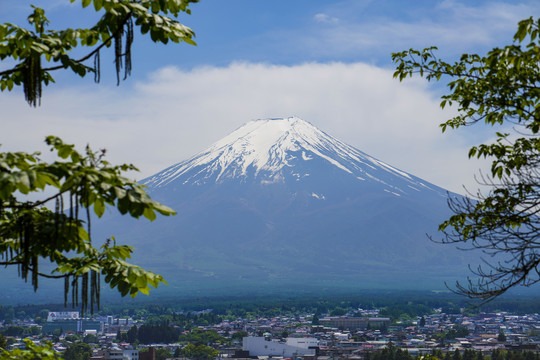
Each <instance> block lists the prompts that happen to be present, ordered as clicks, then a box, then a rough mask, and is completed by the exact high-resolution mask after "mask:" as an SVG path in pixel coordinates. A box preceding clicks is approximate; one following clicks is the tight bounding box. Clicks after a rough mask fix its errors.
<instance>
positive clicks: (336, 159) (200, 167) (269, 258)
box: [106, 117, 470, 292]
mask: <svg viewBox="0 0 540 360" xmlns="http://www.w3.org/2000/svg"><path fill="white" fill-rule="evenodd" d="M143 183H144V184H146V185H147V186H148V191H149V193H150V194H151V195H152V197H153V198H155V199H156V200H158V201H161V202H163V203H165V204H167V205H168V206H171V207H173V208H174V209H175V210H177V211H178V215H177V216H175V217H172V218H161V219H158V220H157V221H156V222H154V223H152V224H148V223H145V222H136V223H133V222H129V224H128V223H127V221H126V220H125V219H116V220H115V221H114V226H106V228H108V230H109V231H110V232H111V233H115V234H117V238H119V239H120V241H121V242H130V243H132V244H134V246H135V247H137V248H138V250H137V252H136V256H137V257H136V261H137V262H138V263H141V264H142V265H144V266H147V267H149V268H152V269H153V270H155V271H157V272H160V273H163V274H164V275H165V276H166V277H167V279H168V280H169V283H170V284H171V286H170V287H169V290H170V291H173V292H174V291H184V290H186V289H190V290H193V291H201V292H206V291H210V290H209V289H214V290H216V291H236V290H237V289H240V288H244V289H246V288H248V289H261V288H265V289H274V288H288V289H297V290H298V289H300V290H301V289H308V288H313V289H320V288H334V287H335V288H349V289H351V288H362V287H369V288H373V287H377V288H381V287H382V288H394V287H404V286H405V287H413V288H414V287H416V288H418V287H420V288H426V287H428V288H432V287H435V288H440V287H441V286H442V284H443V281H444V280H448V281H454V280H455V279H456V277H458V276H460V275H462V274H463V271H464V270H466V264H467V263H469V262H470V259H467V258H466V256H467V254H465V253H462V252H459V251H456V250H453V249H450V248H448V247H444V246H441V245H437V244H434V243H432V242H430V241H429V240H428V238H427V237H426V233H435V232H436V228H437V226H438V224H439V223H440V222H441V221H442V220H444V219H445V218H446V217H447V216H448V215H449V211H448V209H447V205H446V199H447V193H446V191H445V190H444V189H441V188H439V187H437V186H434V185H432V184H429V183H428V182H426V181H423V180H421V179H419V178H417V177H415V176H413V175H410V174H407V173H405V172H403V171H400V170H398V169H396V168H394V167H392V166H390V165H387V164H385V163H384V162H382V161H379V160H377V159H375V158H373V157H371V156H369V155H367V154H365V153H363V152H361V151H359V150H357V149H355V148H353V147H351V146H349V145H347V144H344V143H342V142H340V141H339V140H336V139H334V138H332V137H331V136H329V135H327V134H326V133H324V132H322V131H321V130H319V129H317V128H316V127H314V126H313V125H311V124H310V123H308V122H306V121H303V120H301V119H299V118H296V117H291V118H286V119H267V120H256V121H251V122H248V123H247V124H245V125H244V126H242V127H240V128H239V129H237V130H236V131H234V132H233V133H231V134H230V135H228V136H227V137H225V138H223V139H222V140H220V141H218V142H217V143H215V144H214V145H212V146H211V147H210V148H208V149H207V150H205V151H202V152H201V153H199V154H197V155H195V156H193V157H192V158H190V159H188V160H186V161H183V162H180V163H178V164H176V165H173V166H171V167H169V168H167V169H165V170H163V171H161V172H159V173H157V174H155V175H153V176H151V177H149V178H147V179H145V180H143ZM419 277H421V278H422V282H419V281H418V278H419Z"/></svg>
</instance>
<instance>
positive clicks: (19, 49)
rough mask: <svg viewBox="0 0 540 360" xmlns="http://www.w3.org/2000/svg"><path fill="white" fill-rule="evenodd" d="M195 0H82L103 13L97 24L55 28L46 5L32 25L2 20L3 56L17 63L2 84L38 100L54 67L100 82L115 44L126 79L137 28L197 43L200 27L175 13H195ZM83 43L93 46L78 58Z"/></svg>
mask: <svg viewBox="0 0 540 360" xmlns="http://www.w3.org/2000/svg"><path fill="white" fill-rule="evenodd" d="M66 1H67V0H66ZM69 1H70V2H72V3H73V2H75V1H77V0H69ZM195 2H198V0H81V3H82V6H83V7H85V8H87V7H88V8H90V7H91V8H93V9H94V10H95V11H96V12H99V13H100V14H103V15H102V16H101V18H100V19H99V20H98V21H97V23H96V24H95V25H94V26H92V27H89V28H66V29H61V30H51V29H50V28H49V26H50V25H51V24H50V22H49V19H47V17H46V16H45V11H44V10H43V9H42V8H39V7H36V6H32V9H33V11H32V13H31V14H30V15H29V16H28V23H29V25H30V27H25V26H21V25H17V24H10V23H5V24H0V61H4V60H11V61H14V62H15V63H16V64H15V66H13V67H12V68H11V69H7V70H3V71H0V90H2V91H4V90H8V91H11V90H12V89H13V88H14V86H22V87H23V90H24V96H25V99H26V101H27V102H28V104H30V105H31V106H37V105H38V104H40V102H41V94H42V88H43V86H42V85H43V84H44V85H48V84H50V83H51V82H54V78H53V77H52V72H53V71H57V70H63V69H66V70H71V71H72V72H73V73H75V74H77V75H79V76H81V77H84V76H86V75H88V74H89V73H91V74H93V75H94V80H95V81H96V82H99V81H100V69H101V61H100V54H101V52H102V51H103V50H104V49H105V48H108V47H113V48H114V54H115V61H114V66H115V69H116V77H117V82H118V83H119V82H120V79H121V77H122V74H121V73H122V70H123V78H124V79H125V78H126V77H127V76H129V75H130V74H131V55H132V53H131V47H132V44H133V40H134V29H136V28H138V29H139V30H140V32H141V33H142V34H149V35H150V38H151V39H152V41H154V42H161V43H164V44H167V43H168V42H169V41H172V42H175V43H178V42H181V41H183V42H186V43H188V44H192V45H195V42H194V40H193V38H194V36H195V34H194V32H193V31H192V30H191V29H190V28H189V27H187V26H185V25H182V24H181V23H180V22H178V21H177V20H176V19H175V18H176V17H178V16H179V14H180V13H181V12H185V13H188V14H189V13H190V9H189V8H188V6H189V4H190V3H195ZM91 5H92V6H91ZM77 47H82V48H88V52H87V53H86V54H85V55H83V56H80V57H77V58H76V57H74V55H73V54H74V50H75V49H76V48H77ZM87 62H90V64H87Z"/></svg>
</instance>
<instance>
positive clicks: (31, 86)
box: [20, 51, 43, 107]
mask: <svg viewBox="0 0 540 360" xmlns="http://www.w3.org/2000/svg"><path fill="white" fill-rule="evenodd" d="M20 71H21V73H22V84H23V90H24V99H25V100H26V102H27V103H28V104H29V105H30V106H33V107H36V106H37V105H38V104H39V105H41V81H42V72H43V71H42V69H41V55H40V54H39V53H36V52H34V51H32V53H31V55H30V56H28V57H27V58H26V60H25V61H24V63H23V66H22V67H21V70H20Z"/></svg>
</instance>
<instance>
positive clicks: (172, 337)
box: [116, 324, 180, 344]
mask: <svg viewBox="0 0 540 360" xmlns="http://www.w3.org/2000/svg"><path fill="white" fill-rule="evenodd" d="M179 335H180V332H179V331H178V328H176V327H174V326H169V325H165V324H161V325H150V324H144V325H141V326H140V327H137V326H135V325H133V326H132V327H131V328H130V329H129V330H128V331H127V332H120V331H118V333H117V334H116V338H117V339H118V340H119V341H126V342H129V343H132V344H133V343H140V344H168V343H173V342H177V341H178V336H179Z"/></svg>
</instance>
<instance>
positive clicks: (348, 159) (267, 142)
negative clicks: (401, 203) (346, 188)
mask: <svg viewBox="0 0 540 360" xmlns="http://www.w3.org/2000/svg"><path fill="white" fill-rule="evenodd" d="M313 160H318V161H320V162H322V163H325V164H326V165H330V166H331V167H332V168H337V169H339V171H341V172H343V173H344V174H347V175H348V176H350V177H354V179H355V181H368V182H378V183H379V184H380V185H382V187H383V188H385V190H386V191H388V192H391V193H393V194H394V195H396V196H399V195H400V194H401V193H404V192H409V191H411V189H412V190H418V188H421V187H424V188H429V187H428V186H427V185H425V184H424V183H422V182H421V181H420V179H418V178H415V177H413V176H411V175H409V174H407V173H405V172H403V171H400V170H398V169H396V168H394V167H392V166H390V165H388V164H385V163H383V162H382V161H379V160H377V159H375V158H373V157H371V156H369V155H367V154H365V153H363V152H361V151H360V150H358V149H356V148H354V147H352V146H350V145H347V144H345V143H343V142H341V141H339V140H337V139H335V138H333V137H331V136H330V135H328V134H326V133H325V132H323V131H321V130H319V129H318V128H317V127H315V126H314V125H312V124H311V123H309V122H307V121H304V120H302V119H300V118H298V117H288V118H277V119H260V120H253V121H250V122H248V123H246V124H244V125H243V126H241V127H240V128H238V129H236V130H235V131H233V132H232V133H231V134H229V135H228V136H226V137H224V138H223V139H221V140H219V141H217V142H216V143H214V144H213V145H212V146H210V147H209V148H208V149H206V150H204V151H202V152H200V153H199V154H197V155H195V156H193V157H192V158H190V159H188V160H186V161H183V162H181V163H178V164H176V165H173V166H171V167H169V168H168V169H165V170H163V171H162V172H160V173H158V174H156V175H154V176H152V177H151V178H148V179H146V180H145V181H144V183H145V184H146V185H148V186H150V187H154V188H156V187H162V186H165V185H167V184H169V183H171V182H173V181H175V180H176V179H180V178H181V179H182V180H181V181H182V183H184V184H185V183H195V184H199V185H200V184H204V183H209V182H218V183H219V182H222V181H226V180H228V179H245V178H247V177H248V176H253V177H254V178H257V177H258V178H260V179H259V180H260V182H261V183H272V182H276V181H282V180H283V178H284V175H286V174H284V173H285V172H287V173H289V174H292V175H293V176H296V177H297V181H299V180H300V178H301V177H303V176H309V175H310V174H309V173H303V174H302V176H300V175H299V174H297V173H294V170H293V169H294V168H295V167H297V166H298V165H299V164H300V163H305V162H309V161H313ZM303 168H309V167H308V166H303ZM396 178H397V179H399V181H398V182H400V183H401V184H400V185H397V184H395V183H396V181H395V180H396ZM403 182H405V184H404V183H403Z"/></svg>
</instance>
